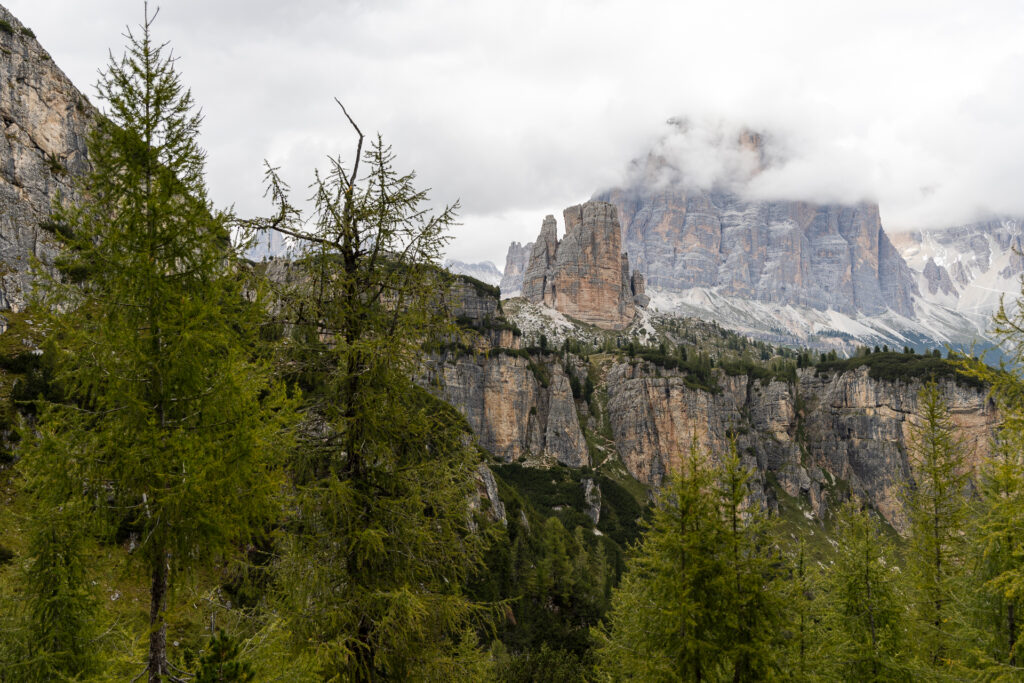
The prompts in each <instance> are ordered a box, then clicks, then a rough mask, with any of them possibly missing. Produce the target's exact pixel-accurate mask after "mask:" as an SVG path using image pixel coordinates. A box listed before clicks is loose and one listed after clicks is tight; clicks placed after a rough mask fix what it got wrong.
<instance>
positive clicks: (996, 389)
mask: <svg viewBox="0 0 1024 683" xmlns="http://www.w3.org/2000/svg"><path fill="white" fill-rule="evenodd" d="M1022 300H1024V284H1022V292H1021V297H1020V298H1018V299H1017V302H1016V304H1014V305H1009V306H1007V305H1004V302H1000V306H999V310H998V311H997V313H996V315H995V318H994V321H993V322H994V330H993V332H994V334H995V336H996V337H997V338H998V340H999V342H1000V350H1001V351H1002V353H1003V354H1004V357H1005V360H1003V361H1002V362H1001V363H1000V367H998V368H995V367H993V366H992V365H989V364H986V363H984V362H982V361H981V360H978V359H971V358H961V359H960V360H959V364H960V366H961V367H962V368H963V369H964V370H965V371H966V372H967V373H968V374H970V375H972V376H974V377H976V378H978V379H980V380H982V381H984V382H985V383H986V384H987V385H988V386H989V387H991V392H990V395H991V396H992V397H993V398H994V399H995V402H996V405H997V406H998V408H999V415H1000V418H1001V425H1000V432H999V438H998V440H997V442H996V444H995V446H996V447H995V449H994V451H993V454H992V456H991V457H990V458H989V459H988V460H987V461H986V462H985V463H983V465H982V468H981V472H980V477H979V494H980V496H979V498H980V500H979V502H978V505H977V515H976V517H975V520H974V525H973V527H972V528H971V538H972V539H973V540H974V543H973V544H972V553H973V564H972V565H971V568H972V570H973V572H974V573H973V579H974V580H973V581H972V586H974V588H975V589H976V590H975V591H974V596H975V605H974V607H975V611H974V614H973V616H974V623H975V624H976V626H977V627H978V628H979V629H980V630H981V632H982V634H983V636H982V637H983V643H982V647H981V648H980V649H981V653H982V654H981V662H980V663H979V664H980V666H984V667H986V668H987V669H988V670H989V671H988V672H987V673H989V674H990V675H991V676H992V677H993V678H1005V679H1008V680H1016V679H1019V678H1020V677H1021V675H1022V669H1024V641H1022V637H1021V619H1022V615H1024V533H1022V532H1021V528H1022V527H1024V460H1022V458H1021V453H1022V448H1024V375H1022V373H1021V370H1020V368H1021V367H1024V365H1022V364H1024V310H1022V309H1021V307H1020V302H1021V301H1022Z"/></svg>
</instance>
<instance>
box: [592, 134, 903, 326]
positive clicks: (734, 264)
mask: <svg viewBox="0 0 1024 683" xmlns="http://www.w3.org/2000/svg"><path fill="white" fill-rule="evenodd" d="M750 144H753V143H752V142H751V143H750ZM645 164H646V166H645V167H644V168H642V169H639V170H638V172H637V174H636V175H635V176H634V178H635V180H634V182H633V183H632V185H630V186H628V187H625V188H619V189H613V190H608V191H605V192H600V193H598V194H596V195H595V196H594V198H595V199H599V200H602V201H607V202H611V203H612V204H614V205H615V206H616V207H617V208H618V210H619V216H620V219H621V221H622V232H623V240H624V243H625V248H626V251H627V252H628V253H629V255H630V260H631V262H632V264H633V267H634V268H636V269H637V270H639V271H640V272H641V273H643V274H644V275H645V276H646V278H647V284H648V285H649V286H651V287H657V288H660V289H663V290H666V291H669V292H682V291H685V290H688V289H691V288H695V287H703V288H708V289H715V290H716V291H717V292H718V293H720V294H723V295H726V296H734V297H741V298H746V299H751V300H756V301H763V302H771V303H776V304H781V305H796V306H807V307H809V308H814V309H819V310H825V309H830V308H831V309H835V310H837V311H840V312H842V313H847V314H857V313H866V314H869V315H873V314H878V313H882V312H884V311H886V310H887V309H892V310H893V311H896V312H897V313H900V314H903V315H906V316H913V315H914V308H913V302H912V300H911V295H912V294H914V293H915V288H916V285H915V282H914V278H913V276H912V274H911V272H910V270H909V269H908V268H907V266H906V264H905V263H904V262H903V260H902V258H900V256H899V253H898V252H897V251H896V250H895V249H894V248H893V246H892V244H891V243H890V241H889V238H888V236H887V235H886V233H885V231H884V230H883V229H882V224H881V220H880V217H879V212H878V205H877V204H868V203H862V204H857V205H853V206H840V205H821V204H812V203H808V202H795V201H761V200H750V199H746V198H744V197H743V196H742V195H741V194H740V193H739V191H736V190H733V189H730V188H726V187H722V188H718V187H716V188H714V189H710V190H705V189H700V188H689V187H685V186H681V185H676V184H674V183H668V184H665V183H664V182H659V181H657V180H656V179H658V178H662V177H663V176H664V173H663V171H664V168H663V167H664V165H665V164H666V162H665V161H664V160H663V159H660V158H657V157H649V158H648V159H647V161H646V162H645Z"/></svg>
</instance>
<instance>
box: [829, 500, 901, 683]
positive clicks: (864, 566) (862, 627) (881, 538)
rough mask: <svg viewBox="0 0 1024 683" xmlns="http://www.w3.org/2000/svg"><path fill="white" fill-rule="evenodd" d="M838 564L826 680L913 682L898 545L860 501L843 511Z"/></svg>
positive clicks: (833, 569)
mask: <svg viewBox="0 0 1024 683" xmlns="http://www.w3.org/2000/svg"><path fill="white" fill-rule="evenodd" d="M836 538H838V539H840V543H839V546H838V552H837V556H836V560H835V563H834V564H833V565H832V566H830V567H829V568H828V570H827V572H826V574H825V576H824V578H823V583H822V587H823V591H822V596H823V600H824V601H825V609H824V610H823V614H822V628H821V633H822V644H821V649H822V656H821V657H820V659H819V660H818V661H819V662H820V663H821V664H822V666H823V667H824V670H823V672H822V674H823V675H822V677H823V678H824V679H825V680H843V681H910V680H913V677H912V675H911V673H910V669H909V667H907V665H906V659H907V657H908V642H907V635H906V623H905V622H906V618H905V615H904V613H905V610H906V607H905V605H906V603H905V600H904V598H903V596H902V594H901V592H900V582H899V575H898V573H897V567H896V564H895V562H894V553H893V550H892V546H891V544H890V542H889V541H888V539H886V537H885V533H884V531H883V530H882V528H881V525H880V523H879V522H878V520H877V519H876V518H874V516H872V515H871V514H870V513H869V512H868V511H866V510H863V509H861V507H860V505H859V504H858V503H857V502H856V501H850V502H848V503H846V504H845V505H844V506H843V507H842V509H840V511H839V513H838V515H837V521H836Z"/></svg>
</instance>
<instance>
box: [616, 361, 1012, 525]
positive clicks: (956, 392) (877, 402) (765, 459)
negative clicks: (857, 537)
mask: <svg viewBox="0 0 1024 683" xmlns="http://www.w3.org/2000/svg"><path fill="white" fill-rule="evenodd" d="M651 370H652V369H651V368H646V367H645V366H644V364H637V365H630V364H620V365H617V366H615V367H614V368H613V369H612V370H611V371H610V372H609V373H608V376H607V389H608V416H609V420H610V422H611V426H612V431H613V434H614V437H615V443H616V446H617V448H618V450H619V453H620V455H621V457H622V459H623V462H624V463H625V464H626V467H627V469H628V470H629V471H630V473H631V474H632V475H633V476H634V477H636V478H637V479H638V480H640V481H642V482H645V483H649V484H658V483H659V482H660V481H661V478H662V477H663V476H664V475H665V474H666V473H667V472H669V471H671V470H672V469H674V468H677V467H678V466H679V462H680V460H679V459H680V457H681V454H683V453H685V452H686V451H687V450H688V448H689V445H690V441H691V439H692V438H693V436H694V435H696V437H697V440H698V443H699V446H700V448H701V449H702V450H703V451H704V452H714V453H723V452H725V450H726V449H727V448H728V444H729V435H730V434H735V435H736V438H737V447H738V449H739V451H740V453H741V455H742V456H743V459H744V461H745V463H746V464H747V465H748V466H752V467H756V469H757V470H758V471H759V472H760V473H761V474H760V476H761V477H762V482H761V483H762V485H764V484H765V483H766V481H767V473H768V472H771V473H772V475H773V478H774V480H775V481H777V482H778V484H779V486H780V487H781V488H782V490H784V491H785V492H786V493H787V494H789V495H791V496H794V497H803V498H805V499H806V500H808V501H809V502H810V503H811V505H812V507H813V508H814V509H815V510H816V511H817V512H819V513H821V512H822V511H823V509H824V508H825V507H826V505H827V500H826V495H825V494H826V493H827V491H828V489H829V488H832V487H834V486H835V484H836V482H838V481H840V480H842V481H843V482H846V484H848V485H849V489H850V491H852V492H853V493H854V494H856V495H858V496H861V497H864V498H866V499H868V500H870V501H872V503H873V504H874V505H875V506H876V507H877V509H878V510H879V511H880V512H881V513H882V515H883V516H884V517H885V518H886V519H887V520H888V521H889V522H890V523H891V524H892V525H893V526H894V527H895V528H897V529H903V528H904V526H905V523H906V520H905V517H904V514H903V506H902V503H901V498H900V495H901V493H900V491H901V486H902V485H903V482H905V481H906V480H907V477H908V476H912V475H913V471H912V467H911V464H910V461H909V458H908V455H907V454H908V452H909V451H910V450H911V448H912V446H911V444H912V432H913V427H912V425H914V424H916V423H917V422H918V417H917V412H918V405H917V395H918V391H919V390H920V383H919V382H912V383H909V384H908V383H903V382H895V381H886V380H877V379H872V378H871V377H869V375H868V370H867V368H860V369H858V370H854V371H849V372H844V373H841V374H838V375H834V376H831V377H828V376H825V375H818V374H816V373H815V371H814V370H802V371H800V375H799V380H798V382H797V383H796V384H788V383H785V382H780V381H772V382H770V383H768V384H763V383H762V382H760V381H751V380H750V379H748V378H747V377H746V376H744V375H740V376H736V377H729V376H726V375H724V374H722V375H720V376H719V379H718V384H719V388H720V391H719V392H717V393H709V392H706V391H703V390H700V389H694V388H691V387H689V386H687V385H686V383H685V380H684V378H683V377H681V376H676V375H674V374H666V373H653V372H652V371H651ZM658 375H662V376H658ZM940 386H941V387H942V389H943V393H944V398H945V400H946V402H947V405H948V406H949V409H950V415H951V416H952V418H953V421H954V423H955V424H956V425H957V427H958V428H959V430H960V431H961V433H962V434H963V435H964V436H965V437H966V439H967V442H968V445H969V447H970V449H971V455H972V457H973V462H974V463H976V462H978V461H980V458H982V457H983V456H984V455H985V454H986V453H987V452H988V449H989V440H990V438H991V436H992V434H993V431H994V429H995V428H996V425H997V423H998V415H997V414H996V411H995V409H994V408H993V407H992V405H991V403H990V402H989V401H988V399H987V398H986V395H985V392H984V391H981V390H977V389H973V388H968V387H963V386H960V385H958V384H956V383H955V382H953V381H949V380H945V381H943V382H942V383H941V385H940Z"/></svg>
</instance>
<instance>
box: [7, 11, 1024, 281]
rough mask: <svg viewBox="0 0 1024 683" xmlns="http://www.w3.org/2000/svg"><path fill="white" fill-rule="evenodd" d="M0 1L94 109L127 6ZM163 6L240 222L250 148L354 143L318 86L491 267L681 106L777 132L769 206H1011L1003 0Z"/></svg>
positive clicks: (890, 217)
mask: <svg viewBox="0 0 1024 683" xmlns="http://www.w3.org/2000/svg"><path fill="white" fill-rule="evenodd" d="M0 2H3V3H4V4H5V5H6V6H7V7H8V8H9V9H10V10H11V11H12V12H13V13H14V14H15V15H16V16H17V17H18V18H19V19H20V20H21V21H22V22H23V23H25V24H26V25H27V26H29V27H30V28H32V29H33V30H34V32H35V34H36V36H37V37H38V38H39V40H40V42H41V43H42V45H43V47H45V48H46V49H47V50H48V51H49V52H50V54H51V55H53V57H54V60H55V61H56V63H57V64H58V65H59V66H60V67H61V68H62V69H63V70H64V71H65V73H67V74H68V76H69V77H70V78H71V79H72V81H73V82H74V83H75V84H76V85H77V86H78V87H79V89H81V90H82V91H83V92H85V93H86V94H87V95H90V97H91V99H93V101H94V102H95V101H96V100H95V97H93V94H94V89H93V84H94V83H95V81H96V73H97V70H98V69H99V68H101V67H102V66H103V65H104V64H105V61H106V57H107V52H108V50H112V51H113V52H114V53H115V54H118V55H119V54H120V53H121V51H122V48H123V45H124V39H123V37H122V35H121V34H122V32H123V31H124V27H125V25H132V26H133V27H134V26H136V25H137V24H138V23H139V22H140V20H141V18H142V2H141V1H136V0H89V1H88V2H83V1H82V0H0ZM153 5H154V3H152V2H151V5H150V6H151V7H152V6H153ZM159 5H160V8H161V11H160V16H159V18H158V20H157V22H156V24H155V34H156V37H157V38H158V39H161V40H167V41H170V43H171V45H172V47H173V48H174V51H175V53H176V54H177V55H178V56H179V57H180V62H179V68H180V71H181V73H182V75H183V79H184V81H185V82H186V83H187V84H188V85H190V86H191V88H192V91H193V94H194V96H195V98H196V100H197V101H198V103H199V104H200V105H201V106H202V108H203V110H204V112H205V115H206V119H205V125H204V129H203V144H204V146H205V147H206V149H207V150H208V153H209V162H208V183H209V185H210V190H211V195H212V197H213V199H214V201H215V202H216V203H218V204H220V205H226V204H231V203H234V204H235V206H236V209H237V210H238V211H239V213H241V214H246V215H252V214H258V213H263V212H266V211H267V210H268V205H267V203H266V202H265V200H263V199H262V160H263V159H268V160H269V161H270V162H271V163H273V164H275V165H280V166H282V168H283V172H284V175H285V177H286V179H287V180H288V181H289V182H290V183H291V184H292V186H293V187H295V188H302V187H304V186H305V184H306V183H307V182H308V180H309V178H310V174H311V170H312V168H313V167H314V166H316V165H323V159H324V157H325V156H326V155H327V154H338V153H341V154H343V155H347V154H350V152H351V149H352V145H353V142H354V140H353V137H352V135H351V134H350V130H349V129H348V128H347V126H346V124H345V123H344V120H343V118H342V117H341V115H340V112H339V110H338V109H337V106H336V105H335V104H334V102H333V98H334V97H338V98H339V99H341V100H342V101H343V102H344V103H345V105H346V107H347V108H348V109H349V111H350V113H352V115H353V116H354V117H355V118H356V120H357V122H358V123H359V124H360V125H361V126H362V127H363V129H364V130H365V131H379V132H381V133H382V134H383V135H384V137H385V140H386V141H388V142H390V143H392V144H393V146H394V149H395V151H396V153H397V154H398V164H399V166H400V168H403V169H405V170H411V169H415V170H416V171H417V173H418V174H419V179H420V183H421V185H422V186H425V187H430V188H432V193H431V195H432V198H433V199H435V200H437V201H439V202H442V203H443V202H453V201H455V200H456V199H458V200H460V201H461V203H462V211H461V220H462V222H463V223H464V225H463V226H462V227H460V228H457V229H456V231H455V236H456V239H455V242H454V243H453V244H452V246H451V248H450V250H449V253H450V255H451V256H453V257H455V258H459V259H463V260H469V261H477V260H485V259H488V260H492V261H494V262H495V263H496V264H497V265H498V267H499V268H501V267H503V266H504V254H505V249H506V247H507V245H508V242H509V241H511V240H519V241H523V242H525V241H529V240H532V239H533V238H534V237H535V236H536V234H537V233H538V232H539V229H540V224H541V220H542V218H543V216H544V215H545V214H548V213H553V214H556V215H558V216H560V215H561V210H562V209H563V208H564V207H566V206H568V205H570V204H573V203H577V202H579V201H582V200H585V199H587V198H589V196H590V195H591V194H592V193H593V192H594V191H595V190H598V189H601V188H604V187H607V186H609V185H612V184H614V183H616V182H618V181H619V180H620V179H621V178H622V177H623V175H624V173H625V170H626V168H627V165H628V162H629V161H630V160H631V159H633V158H635V157H638V156H641V155H643V154H644V153H645V152H646V151H647V150H648V149H650V148H652V147H653V146H654V145H655V144H656V142H657V141H658V140H659V139H661V138H662V137H663V136H664V135H666V134H667V133H668V128H667V127H666V125H665V121H666V120H667V119H669V118H670V117H679V116H685V117H689V118H690V119H691V120H694V121H697V122H703V123H705V124H710V126H711V127H712V128H713V127H714V126H715V125H719V123H718V122H725V124H724V125H726V126H727V127H729V126H748V127H751V128H756V129H759V130H764V131H767V132H769V133H771V134H772V135H773V136H774V138H775V139H776V140H778V141H782V142H784V145H783V146H784V148H785V149H786V150H787V155H788V156H787V159H786V162H785V163H783V164H781V165H780V166H779V168H777V169H775V170H773V171H772V173H771V174H769V175H767V176H766V177H764V178H762V179H760V181H759V188H758V191H759V192H760V193H762V194H764V195H765V196H779V197H788V198H801V199H817V200H829V201H832V200H837V201H852V200H856V199H860V198H867V199H876V200H877V201H879V202H880V203H881V205H882V219H883V223H884V224H885V225H886V227H887V229H889V230H891V231H897V230H902V229H908V228H911V227H916V226H926V225H932V226H934V225H942V224H953V223H957V222H961V221H965V220H969V219H970V218H972V217H973V216H974V215H975V214H977V213H979V212H983V211H996V212H1008V213H1021V214H1024V123H1022V122H1024V3H1021V2H1000V1H997V0H987V1H986V2H984V3H967V2H963V0H958V1H956V2H944V1H942V0H928V1H921V2H918V1H916V0H914V1H899V0H888V1H887V2H874V1H867V0H859V1H857V2H822V1H821V0H813V1H807V2H800V1H789V2H779V1H773V2H765V1H764V0H760V1H750V2H729V1H727V0H718V1H716V2H708V1H707V0H704V1H702V2H689V1H678V0H677V1H674V2H672V1H666V2H643V1H642V0H630V1H623V2H620V1H617V0H593V1H590V2H583V1H581V0H580V1H572V0H540V1H534V0H515V1H514V2H508V1H502V2H497V1H495V2H485V1H481V0H466V1H465V2H454V1H450V0H449V1H442V0H416V1H400V0H394V1H391V0H378V1H376V2H372V1H361V0H348V1H335V2H331V1H329V0H291V1H282V0H273V1H270V0H205V1H201V0H165V1H164V2H162V3H159ZM101 106H102V104H101ZM668 148H670V149H678V150H683V151H685V152H687V153H688V154H690V155H691V156H690V157H689V163H691V165H692V164H693V163H699V164H702V163H704V162H703V161H698V162H694V159H700V157H699V156H694V154H695V151H694V150H695V145H693V144H675V145H670V146H669V147H668Z"/></svg>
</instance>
